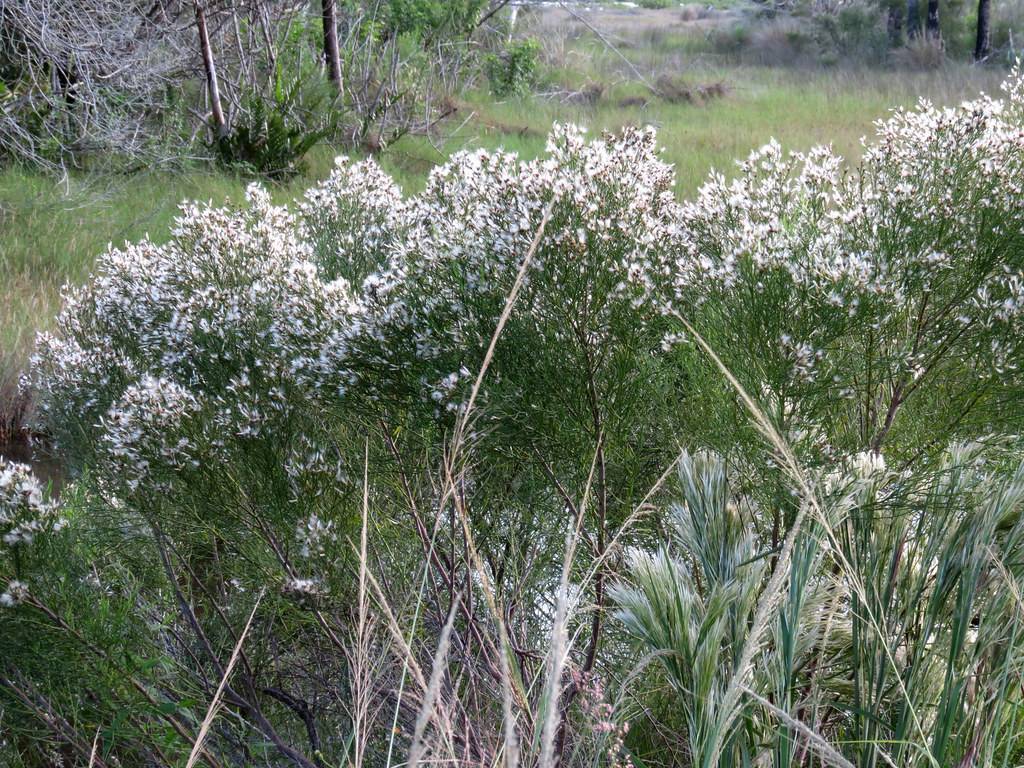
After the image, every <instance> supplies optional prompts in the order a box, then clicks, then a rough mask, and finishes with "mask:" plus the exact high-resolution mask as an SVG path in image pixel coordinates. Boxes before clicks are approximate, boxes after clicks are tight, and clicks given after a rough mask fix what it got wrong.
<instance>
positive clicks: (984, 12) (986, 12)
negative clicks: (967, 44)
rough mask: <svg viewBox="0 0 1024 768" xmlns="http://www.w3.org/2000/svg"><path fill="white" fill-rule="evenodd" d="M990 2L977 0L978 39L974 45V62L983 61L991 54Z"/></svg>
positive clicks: (988, 0) (989, 0)
mask: <svg viewBox="0 0 1024 768" xmlns="http://www.w3.org/2000/svg"><path fill="white" fill-rule="evenodd" d="M991 21H992V0H978V38H977V40H976V41H975V43H974V60H975V61H984V60H985V59H987V58H988V57H989V54H990V53H992V30H991Z"/></svg>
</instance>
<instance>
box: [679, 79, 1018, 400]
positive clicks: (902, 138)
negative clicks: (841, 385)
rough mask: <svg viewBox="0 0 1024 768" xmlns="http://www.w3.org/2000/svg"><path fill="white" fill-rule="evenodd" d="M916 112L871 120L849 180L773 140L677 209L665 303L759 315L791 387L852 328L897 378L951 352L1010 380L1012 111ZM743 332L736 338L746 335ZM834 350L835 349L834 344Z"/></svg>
mask: <svg viewBox="0 0 1024 768" xmlns="http://www.w3.org/2000/svg"><path fill="white" fill-rule="evenodd" d="M1020 83H1021V75H1020V73H1019V72H1014V74H1013V76H1012V78H1011V80H1010V81H1009V82H1008V83H1007V84H1006V85H1005V86H1004V89H1005V90H1006V92H1007V95H1008V99H1007V100H1005V101H1001V100H996V99H991V98H988V97H983V98H981V99H978V100H976V101H970V102H966V103H964V104H962V105H960V106H958V107H950V108H942V109H939V108H936V107H933V106H931V105H930V104H928V103H926V102H922V103H921V104H920V105H919V107H918V108H917V109H915V110H912V111H905V110H901V111H898V112H896V113H895V114H894V115H893V116H892V117H890V118H889V119H887V120H884V121H880V122H879V123H877V140H876V141H874V142H872V143H868V144H866V146H865V151H864V156H863V160H862V163H861V165H860V167H859V169H858V172H857V173H847V172H845V171H844V170H843V167H842V161H841V158H840V157H838V156H837V155H835V154H833V153H832V152H831V151H830V150H829V149H826V148H818V149H815V150H813V151H811V152H809V153H807V154H793V155H791V156H789V157H786V156H784V154H783V152H782V150H781V148H780V147H779V146H778V145H777V144H775V143H771V144H769V145H767V146H766V147H764V148H762V149H760V150H758V151H756V152H754V153H753V154H752V155H751V156H750V157H749V158H748V159H747V160H746V161H745V162H744V163H741V164H740V167H741V174H740V176H739V178H737V179H736V180H734V181H731V182H729V181H726V179H725V178H724V177H722V176H720V175H719V176H714V177H713V178H712V180H711V181H710V182H709V183H708V184H707V185H706V186H705V187H703V189H702V190H701V192H700V194H699V196H698V198H697V199H696V200H695V201H693V202H691V203H688V204H686V205H684V206H683V215H682V218H681V221H680V227H679V231H680V233H681V236H680V240H679V244H680V245H681V249H682V250H681V252H680V253H679V254H678V258H677V260H676V262H675V265H674V267H673V268H672V269H671V270H669V272H670V275H671V278H670V280H668V281H667V282H666V283H665V284H664V292H665V294H667V300H668V301H669V302H671V303H673V304H675V305H677V306H678V305H683V306H688V307H699V306H701V305H703V304H704V303H706V302H718V303H721V304H722V305H724V306H726V307H728V308H729V310H728V311H731V312H733V313H734V314H735V315H736V317H743V318H748V319H751V320H756V317H755V315H756V314H760V315H761V316H762V317H769V318H773V319H774V320H773V321H774V322H777V323H778V324H779V325H780V326H781V327H782V328H783V329H784V330H785V332H786V333H787V334H788V336H789V341H788V343H786V344H784V345H783V349H780V350H779V352H780V354H781V356H782V358H783V359H785V358H788V359H789V362H790V370H791V371H792V374H793V378H794V379H797V380H801V379H802V380H805V381H808V380H813V379H814V378H815V377H816V376H820V375H821V374H822V373H825V374H826V375H828V374H831V373H833V372H834V370H835V369H836V368H837V367H840V366H839V362H838V361H837V360H834V361H832V364H831V365H830V364H829V361H828V360H825V361H823V360H822V357H827V356H828V355H827V353H826V352H825V350H828V349H829V348H830V347H832V348H833V349H835V348H837V347H838V346H839V345H836V344H835V343H834V342H835V340H836V338H839V337H841V336H842V335H843V334H847V333H849V332H850V331H851V330H855V331H856V332H858V333H862V332H863V334H864V335H867V333H868V332H869V331H873V332H874V337H875V339H881V343H882V344H884V345H886V347H885V348H884V349H883V350H882V353H883V354H884V355H885V356H887V357H891V358H893V359H895V360H896V364H897V367H899V368H900V369H901V371H900V372H899V375H900V376H903V375H906V376H908V377H910V378H912V379H913V378H919V377H920V376H921V375H923V374H924V373H926V372H927V371H928V370H930V368H929V363H932V362H934V361H933V360H931V359H930V353H931V351H932V350H930V349H928V345H929V342H932V343H933V344H934V345H935V346H936V347H941V346H943V344H945V343H946V342H949V343H952V344H955V345H956V348H957V353H956V355H955V356H957V357H959V358H960V359H965V358H967V359H971V360H974V361H975V362H974V365H973V368H974V375H977V376H979V377H986V376H990V375H992V374H993V373H994V374H996V375H1005V374H1012V373H1015V372H1017V370H1018V367H1019V364H1020V353H1021V351H1022V349H1021V346H1020V344H1021V342H1020V339H1021V338H1022V335H1021V334H1022V332H1024V204H1022V203H1024V102H1022V100H1021V87H1020ZM750 327H751V326H750V325H749V324H748V325H747V326H746V328H747V329H748V331H749V329H750ZM847 348H848V346H847Z"/></svg>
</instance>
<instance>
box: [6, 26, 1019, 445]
mask: <svg viewBox="0 0 1024 768" xmlns="http://www.w3.org/2000/svg"><path fill="white" fill-rule="evenodd" d="M738 8H739V10H737V6H734V7H732V8H730V9H728V10H724V11H712V12H707V11H701V12H700V13H698V14H694V13H687V12H686V9H685V8H684V9H679V8H675V9H671V10H662V11H641V10H622V9H619V10H616V11H609V12H607V13H605V14H604V15H601V16H598V15H592V16H591V18H590V20H588V21H585V22H584V21H580V20H579V19H577V18H573V17H572V16H569V15H568V14H566V13H565V12H564V11H559V10H555V11H547V12H545V13H544V14H541V15H540V16H538V17H535V18H530V19H527V21H526V22H525V23H524V27H525V32H526V33H528V34H531V35H535V36H536V37H537V38H538V39H539V40H540V41H541V44H542V50H543V52H544V61H545V67H544V70H543V72H542V75H541V81H540V83H539V84H538V86H537V88H536V89H535V92H534V93H532V94H531V95H529V96H525V97H520V98H513V99H508V100H504V101H496V100H495V99H494V98H493V97H491V96H490V95H489V93H488V92H487V91H486V90H484V89H480V90H476V91H473V92H470V93H468V94H464V95H463V97H462V99H461V101H460V102H459V110H458V112H457V113H456V115H455V116H454V117H453V118H452V119H451V120H450V121H449V124H448V125H447V126H445V127H444V128H442V130H441V133H442V135H441V136H440V137H436V136H435V137H433V138H432V139H430V140H428V139H426V138H423V137H406V138H404V139H402V140H401V141H399V142H398V143H396V144H395V145H393V146H392V147H390V148H388V149H387V151H386V152H384V153H383V154H382V155H381V156H380V157H379V159H380V161H381V162H382V164H383V165H384V166H385V167H386V168H387V169H388V170H389V171H390V172H392V173H393V174H394V175H395V177H396V178H397V179H398V180H399V182H400V183H401V184H402V186H403V188H404V189H406V190H409V191H415V190H417V189H419V188H420V187H421V186H422V184H423V183H424V181H425V179H426V175H427V173H428V172H429V169H430V168H431V167H432V166H433V165H435V164H436V163H438V162H440V161H442V160H443V159H444V158H445V157H446V156H447V155H448V154H449V153H451V152H453V151H457V150H459V149H466V148H475V147H485V148H495V147H499V146H500V147H504V148H506V149H508V150H512V151H515V152H518V153H520V154H521V155H522V156H524V157H533V156H536V155H537V154H539V153H541V152H542V151H543V149H544V144H545V139H546V135H547V132H548V130H549V129H550V126H551V124H552V123H553V122H555V121H571V122H576V123H579V124H581V125H584V126H587V127H588V128H589V129H591V130H592V131H594V132H598V131H602V130H611V131H614V130H616V129H619V128H621V127H623V126H625V125H630V124H650V125H653V126H655V127H657V129H658V131H659V141H660V143H661V144H662V146H663V147H664V157H665V160H666V161H667V162H670V163H672V164H673V165H674V166H675V168H676V173H677V179H678V181H677V185H678V186H677V188H678V193H679V195H680V196H681V197H688V196H691V195H693V194H694V193H695V191H696V190H697V189H698V187H699V185H700V184H701V182H702V180H703V179H704V178H705V177H706V176H707V174H708V172H709V171H710V170H711V169H712V168H715V169H718V170H721V171H723V172H725V173H727V174H728V173H729V172H730V171H731V169H732V168H733V165H734V160H735V159H737V158H742V157H744V156H745V155H746V154H747V153H749V152H750V151H751V150H752V149H754V148H755V147H758V146H760V145H761V144H763V143H765V142H766V141H767V140H768V139H769V138H772V137H774V138H776V139H777V140H779V141H780V142H781V143H782V144H783V146H784V147H785V148H787V149H792V150H805V149H808V148H810V147H811V146H813V145H816V144H831V145H832V146H833V147H834V148H835V149H836V150H837V151H839V152H840V153H842V154H843V155H844V156H846V157H849V158H856V157H857V155H858V151H859V142H860V138H861V137H862V136H864V135H865V134H867V133H870V131H871V128H872V122H873V121H874V120H876V119H877V118H879V117H882V116H884V115H885V114H886V113H887V111H888V110H889V109H891V108H893V107H895V106H900V105H911V104H913V103H914V102H916V101H917V100H918V99H919V98H928V99H930V100H933V101H935V102H937V103H952V102H957V101H960V100H961V99H963V98H964V97H969V96H971V95H974V94H976V93H978V92H979V91H981V90H987V91H994V90H995V89H996V88H997V86H998V83H999V81H1000V79H1001V77H1002V73H1001V72H999V71H997V70H988V69H978V68H974V67H968V66H966V65H953V64H947V65H946V66H944V67H942V68H939V69H936V70H932V71H909V70H908V71H892V70H883V69H871V68H866V67H861V66H856V67H855V66H849V65H837V66H834V67H832V68H828V69H822V68H820V67H808V66H795V65H794V66H789V65H786V62H784V61H783V62H767V61H765V58H766V56H765V54H764V53H763V51H762V52H761V53H757V52H756V51H755V52H754V53H751V51H754V50H755V49H754V48H753V46H754V45H755V44H756V42H757V39H756V38H755V40H754V42H753V43H751V46H752V47H751V48H750V49H747V50H746V52H745V51H744V50H743V49H741V50H738V51H737V50H732V49H731V48H730V49H728V50H727V51H726V52H724V53H723V52H722V50H721V49H722V46H723V43H722V42H721V39H722V37H723V36H724V37H725V38H727V39H730V38H729V37H728V36H729V34H731V33H730V32H729V30H730V29H732V28H733V27H732V25H735V24H736V23H737V19H738V18H741V15H740V14H741V12H742V6H739V7H738ZM708 13H710V16H708V15H706V14H708ZM695 17H699V18H695ZM598 25H600V26H598ZM595 29H598V30H599V31H600V32H601V37H603V38H604V39H601V38H599V37H598V36H597V35H596V34H595V33H594V31H593V30H595ZM716 35H717V36H718V37H716ZM787 39H788V38H787ZM761 45H762V48H764V46H765V44H764V42H763V41H762V43H761ZM611 46H614V49H613V48H612V47H611ZM757 50H761V49H757ZM775 55H780V54H778V52H776V53H775ZM781 55H782V58H783V59H785V52H783V53H782V54H781ZM751 60H754V61H756V63H751ZM627 62H628V63H627ZM790 64H795V62H790ZM652 86H654V88H655V89H656V90H658V91H660V93H661V95H655V93H654V92H653V91H652ZM339 151H340V150H336V149H335V148H332V147H330V146H321V147H318V148H317V149H316V150H315V151H314V152H313V153H312V154H311V156H310V157H309V158H308V161H309V162H308V170H307V172H306V174H304V175H303V176H301V177H299V178H296V179H294V180H292V181H291V182H290V183H288V184H287V185H281V186H277V187H275V189H274V195H275V197H276V198H277V199H278V200H279V201H282V202H286V201H288V200H290V199H292V198H294V197H295V196H296V195H297V194H299V193H301V191H302V189H303V188H305V187H306V186H307V185H308V184H310V183H311V182H312V181H313V180H315V179H317V178H321V177H322V176H324V175H325V174H326V173H327V172H328V171H329V169H330V167H331V163H332V158H333V157H334V155H335V154H338V153H339ZM247 183H248V180H246V179H244V178H240V177H234V176H231V175H228V174H225V173H218V172H213V171H209V170H204V169H198V170H192V171H184V172H183V171H180V170H177V171H173V172H172V171H161V170H153V171H148V172H144V173H140V174H137V175H134V176H130V177H114V178H111V177H100V178H95V177H76V176H72V177H71V178H70V179H68V180H65V181H63V182H56V181H55V180H53V179H51V178H47V177H43V176H40V175H37V174H35V173H33V172H30V171H25V170H21V169H15V168H8V169H6V170H3V171H0V284H2V285H3V286H4V301H3V302H2V303H0V409H2V410H3V411H6V412H8V413H13V412H14V411H16V410H17V409H16V408H13V407H12V405H11V404H12V403H13V402H14V398H15V394H16V392H15V390H16V386H15V382H16V380H17V377H18V374H19V372H20V371H21V370H22V368H23V367H24V364H25V360H26V357H27V355H28V354H29V350H30V348H31V344H32V339H33V338H34V335H35V333H36V332H37V331H38V330H40V329H45V328H46V327H47V325H48V323H50V322H51V320H52V318H53V316H54V313H55V312H56V310H57V308H58V306H59V291H60V287H61V285H63V284H64V283H66V282H71V283H74V282H78V281H81V280H82V279H84V278H85V276H86V275H87V274H88V272H89V269H90V266H91V264H92V261H93V259H94V258H95V256H96V254H97V253H99V252H100V251H102V250H103V249H104V248H106V246H107V244H108V243H114V244H119V243H121V242H123V241H125V240H136V239H138V238H140V237H142V236H144V235H146V234H149V235H150V236H151V237H152V238H153V239H154V240H157V241H160V240H162V239H164V238H166V236H167V232H168V229H169V226H170V224H171V222H172V220H173V217H174V215H175V213H176V210H177V206H178V204H179V202H180V201H181V200H183V199H198V200H213V201H215V202H221V201H224V200H238V199H240V198H241V196H242V194H243V191H244V188H245V186H246V184H247ZM11 418H16V415H15V416H14V417H11ZM3 431H4V429H3V419H2V418H0V438H2V437H3Z"/></svg>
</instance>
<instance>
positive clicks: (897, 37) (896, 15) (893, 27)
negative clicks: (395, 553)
mask: <svg viewBox="0 0 1024 768" xmlns="http://www.w3.org/2000/svg"><path fill="white" fill-rule="evenodd" d="M906 12H907V9H906V6H905V5H904V4H903V3H901V2H893V3H891V4H890V5H889V21H888V25H887V27H888V30H889V45H890V46H891V47H892V48H898V47H899V46H901V45H903V17H904V16H905V15H906Z"/></svg>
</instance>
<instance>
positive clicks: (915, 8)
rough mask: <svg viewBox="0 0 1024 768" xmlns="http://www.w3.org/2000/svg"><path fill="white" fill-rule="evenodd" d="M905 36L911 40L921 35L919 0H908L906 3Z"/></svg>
mask: <svg viewBox="0 0 1024 768" xmlns="http://www.w3.org/2000/svg"><path fill="white" fill-rule="evenodd" d="M907 36H908V37H909V38H910V39H911V40H913V39H914V38H915V37H920V36H921V2H920V0H909V2H908V3H907Z"/></svg>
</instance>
